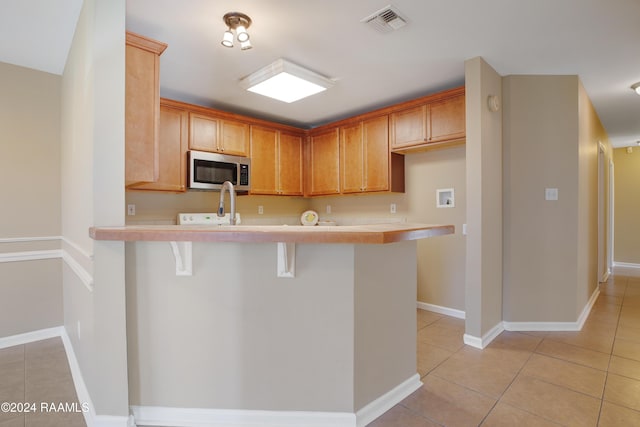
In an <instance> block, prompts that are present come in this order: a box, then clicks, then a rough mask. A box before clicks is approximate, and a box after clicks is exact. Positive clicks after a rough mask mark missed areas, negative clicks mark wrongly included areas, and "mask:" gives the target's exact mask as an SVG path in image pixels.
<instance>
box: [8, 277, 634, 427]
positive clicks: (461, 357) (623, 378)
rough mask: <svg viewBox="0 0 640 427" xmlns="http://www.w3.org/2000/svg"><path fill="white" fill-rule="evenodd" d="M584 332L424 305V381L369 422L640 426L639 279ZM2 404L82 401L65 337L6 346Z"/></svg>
mask: <svg viewBox="0 0 640 427" xmlns="http://www.w3.org/2000/svg"><path fill="white" fill-rule="evenodd" d="M600 291H601V294H600V297H599V298H598V301H597V302H596V304H595V305H594V307H593V310H592V311H591V314H590V315H589V319H588V320H587V321H586V322H585V325H584V327H583V329H582V331H580V332H503V333H502V334H501V335H500V336H499V337H497V338H496V339H495V340H494V341H493V342H492V343H491V344H490V345H489V346H488V347H487V348H486V349H484V350H478V349H475V348H472V347H469V346H466V345H464V344H463V341H462V335H463V333H464V321H462V320H459V319H455V318H451V317H447V316H442V315H439V314H435V313H431V312H428V311H422V310H418V371H419V372H420V375H421V376H422V381H423V383H424V385H423V386H422V387H421V388H420V389H419V390H417V391H416V392H415V393H413V394H412V395H411V396H409V397H407V398H406V399H405V400H404V401H402V402H401V403H400V404H398V405H396V406H395V407H394V408H392V409H391V410H390V411H388V412H387V413H386V414H384V415H383V416H381V417H380V418H378V419H377V420H375V421H374V422H373V423H371V424H370V425H369V427H432V426H449V427H458V426H509V427H512V426H516V425H519V426H579V427H585V426H602V427H610V426H615V427H619V426H625V427H626V426H640V279H638V278H626V277H616V278H613V279H611V280H610V281H609V282H608V283H604V284H601V285H600ZM0 379H1V381H0V402H37V403H39V402H50V403H58V402H77V396H76V393H75V390H74V387H73V381H72V379H71V373H70V371H69V365H68V363H67V358H66V355H65V351H64V346H63V344H62V341H61V340H60V339H59V338H53V339H49V340H44V341H38V342H34V343H30V344H26V345H20V346H15V347H10V348H5V349H0ZM31 426H34V427H35V426H38V427H40V426H41V427H46V426H65V427H76V426H78V427H80V426H82V427H85V426H86V424H85V422H84V418H83V416H82V414H81V413H75V412H71V413H48V414H44V413H41V412H36V413H27V414H16V413H7V412H2V411H0V427H31Z"/></svg>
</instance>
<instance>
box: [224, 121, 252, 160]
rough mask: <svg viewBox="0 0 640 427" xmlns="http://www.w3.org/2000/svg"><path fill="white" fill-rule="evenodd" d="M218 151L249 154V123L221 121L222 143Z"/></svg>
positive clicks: (241, 154) (240, 154) (238, 154)
mask: <svg viewBox="0 0 640 427" xmlns="http://www.w3.org/2000/svg"><path fill="white" fill-rule="evenodd" d="M218 151H220V152H221V153H223V154H232V155H235V156H245V157H246V156H248V155H249V125H248V124H246V123H240V122H232V121H228V120H221V121H220V143H219V144H218Z"/></svg>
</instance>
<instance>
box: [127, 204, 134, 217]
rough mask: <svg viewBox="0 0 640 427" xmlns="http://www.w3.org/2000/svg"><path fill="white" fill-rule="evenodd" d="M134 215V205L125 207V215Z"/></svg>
mask: <svg viewBox="0 0 640 427" xmlns="http://www.w3.org/2000/svg"><path fill="white" fill-rule="evenodd" d="M135 214H136V205H127V215H129V216H133V215H135Z"/></svg>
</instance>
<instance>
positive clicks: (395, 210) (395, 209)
mask: <svg viewBox="0 0 640 427" xmlns="http://www.w3.org/2000/svg"><path fill="white" fill-rule="evenodd" d="M397 211H398V208H397V206H396V204H395V203H391V206H389V212H391V213H396V212H397Z"/></svg>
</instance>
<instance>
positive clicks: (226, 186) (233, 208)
mask: <svg viewBox="0 0 640 427" xmlns="http://www.w3.org/2000/svg"><path fill="white" fill-rule="evenodd" d="M226 190H229V200H230V205H231V212H229V217H230V218H229V224H230V225H236V190H235V188H234V187H233V184H232V183H231V181H225V182H224V183H223V184H222V188H221V189H220V205H219V206H218V216H219V217H223V216H224V193H225V191H226Z"/></svg>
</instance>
